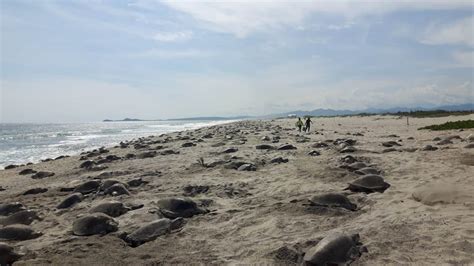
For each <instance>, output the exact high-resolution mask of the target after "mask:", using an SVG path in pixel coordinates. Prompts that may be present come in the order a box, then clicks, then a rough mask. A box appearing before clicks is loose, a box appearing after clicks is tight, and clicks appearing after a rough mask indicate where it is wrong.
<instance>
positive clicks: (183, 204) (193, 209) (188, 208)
mask: <svg viewBox="0 0 474 266" xmlns="http://www.w3.org/2000/svg"><path fill="white" fill-rule="evenodd" d="M157 204H158V207H159V208H160V212H161V214H163V216H165V217H167V218H170V219H174V218H178V217H184V218H189V217H192V216H194V215H196V214H203V213H207V212H208V211H207V210H204V209H201V208H199V207H198V206H197V204H196V202H194V201H192V200H191V199H188V198H165V199H161V200H159V201H158V202H157Z"/></svg>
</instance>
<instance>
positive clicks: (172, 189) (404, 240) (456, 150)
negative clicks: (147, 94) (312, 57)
mask: <svg viewBox="0 0 474 266" xmlns="http://www.w3.org/2000/svg"><path fill="white" fill-rule="evenodd" d="M463 119H474V115H467V116H456V117H441V118H410V126H406V122H405V120H404V119H399V118H398V117H395V116H370V117H331V118H315V119H314V120H313V121H314V124H313V126H312V131H311V132H310V133H309V134H299V133H298V132H297V131H296V130H295V129H294V120H291V119H278V120H255V121H253V120H252V121H238V122H231V123H226V124H221V125H215V126H210V127H204V128H200V129H194V130H188V131H179V132H172V133H167V134H163V135H160V136H153V137H147V138H142V139H140V140H139V141H137V142H130V144H128V145H122V146H123V147H120V145H119V146H116V147H106V148H105V149H104V150H107V152H103V153H101V152H100V151H97V152H95V153H94V152H93V153H90V152H89V153H85V154H82V155H78V156H71V157H67V158H62V159H59V160H53V161H49V162H41V163H38V164H34V165H29V166H22V167H19V168H14V169H10V170H1V171H0V180H2V182H1V184H0V186H1V187H3V188H4V189H5V190H4V191H0V202H2V203H5V202H15V201H18V202H21V203H22V204H24V205H25V206H26V207H28V208H29V209H31V210H34V211H36V212H37V213H38V215H39V216H40V217H42V220H41V221H34V222H33V223H32V225H31V227H32V228H34V229H35V230H38V231H41V232H42V236H40V237H39V238H36V239H31V240H26V241H9V242H8V243H9V244H11V245H12V246H14V247H15V248H17V249H23V250H26V255H25V256H24V258H22V260H20V261H18V265H22V264H30V265H31V264H42V263H53V264H88V263H92V264H107V265H110V264H116V263H119V264H132V263H133V264H137V263H138V264H150V263H160V262H161V263H170V264H190V263H193V264H196V263H197V264H239V263H240V264H289V263H297V262H298V261H296V262H294V261H292V260H291V258H292V256H287V257H285V256H283V257H284V259H283V260H282V259H281V257H282V256H279V255H278V254H280V255H281V252H282V251H281V250H282V248H283V250H290V251H294V252H295V254H297V253H298V252H305V251H307V250H308V249H309V248H310V247H311V246H312V245H314V243H316V242H317V241H318V240H319V239H320V238H321V237H324V236H325V235H327V234H328V233H329V232H335V231H343V232H350V233H359V234H360V237H361V242H362V243H364V245H366V246H367V248H368V251H369V252H368V253H366V254H363V255H362V257H361V258H360V259H358V260H357V261H356V262H355V263H354V264H355V265H365V264H372V265H373V264H410V263H421V264H445V263H446V264H447V263H455V264H470V263H474V256H473V255H472V250H473V249H474V243H473V239H474V232H473V230H472V224H474V196H472V195H471V194H470V193H468V192H469V191H471V192H472V191H474V179H473V178H474V177H472V174H470V173H472V172H473V169H474V149H467V148H465V146H466V145H467V144H468V142H467V141H466V139H467V137H468V136H469V135H470V134H474V130H473V129H466V130H464V131H458V130H448V131H440V132H436V131H428V130H417V129H418V128H420V127H422V126H427V125H431V124H439V123H443V122H446V121H454V120H463ZM453 135H457V136H459V138H453V139H452V143H448V144H444V145H438V144H437V143H439V142H438V141H434V140H433V139H435V138H436V137H439V138H440V140H443V139H446V138H448V137H450V136H453ZM265 136H268V140H264V137H265ZM276 136H278V137H279V138H278V142H276V140H277V138H274V137H276ZM337 139H345V140H347V139H352V140H355V141H356V143H355V144H354V145H353V147H354V148H355V151H354V152H352V153H347V154H350V155H352V156H354V157H356V158H358V159H360V160H361V161H363V162H366V163H367V164H370V165H374V167H376V168H377V169H379V170H380V171H382V173H381V175H382V176H383V177H384V179H385V180H386V182H388V183H389V184H390V185H391V186H390V188H388V189H387V190H386V191H385V192H384V193H371V194H364V193H347V196H348V198H349V199H350V200H351V201H353V202H354V203H356V204H357V206H358V207H359V208H358V209H357V210H356V211H347V210H345V209H341V208H312V207H308V206H307V204H306V201H307V199H309V198H311V197H312V196H314V195H317V194H320V193H328V192H340V193H346V192H345V191H343V189H344V188H345V187H346V186H347V183H349V182H351V181H353V180H355V179H356V178H357V177H358V176H357V174H355V173H354V172H351V171H348V170H347V169H343V168H341V167H340V166H341V165H342V163H341V161H340V158H342V157H343V156H345V155H347V154H345V153H341V149H340V147H339V145H336V144H334V141H336V140H337ZM329 140H332V141H333V142H330V141H329ZM400 140H401V141H400ZM388 141H395V142H397V143H399V145H400V146H398V145H395V146H394V147H391V148H392V149H394V150H392V151H388V149H389V148H388V147H385V146H383V145H382V143H384V142H388ZM185 143H192V145H191V144H187V145H186V144H185ZM318 143H326V144H327V147H325V146H324V145H322V144H320V145H319V146H318V145H316V146H315V144H318ZM262 144H266V145H270V146H272V147H275V149H268V150H267V149H256V146H257V145H262ZM285 144H290V145H293V146H294V147H296V149H290V150H278V149H276V148H278V147H281V146H282V145H285ZM428 144H429V145H433V146H436V147H438V149H437V150H434V151H422V150H421V149H422V148H423V147H424V146H425V145H428ZM125 146H126V147H125ZM230 148H234V151H233V152H230V151H229V149H230ZM414 149H417V150H414ZM313 150H315V151H317V152H318V153H320V155H318V156H311V155H309V154H308V153H310V152H311V151H313ZM146 153H150V154H151V155H149V156H148V157H147V156H145V155H144V154H146ZM91 154H92V155H91ZM127 154H134V155H135V158H132V157H130V156H128V155H127ZM109 155H115V156H116V157H117V158H119V159H113V160H109V161H107V160H106V158H107V156H109ZM81 156H86V157H85V159H84V160H80V157H81ZM89 156H90V157H89ZM127 156H128V157H130V158H129V159H127V158H128V157H127ZM141 157H143V158H141ZM278 157H282V159H288V162H280V163H274V162H273V163H272V160H273V159H275V158H278ZM200 158H203V163H202V164H201V165H200V164H199V163H198V159H200ZM104 159H105V161H104ZM88 160H91V161H94V162H99V161H101V160H103V163H97V164H95V166H97V167H96V168H95V169H93V168H90V169H84V168H80V167H79V166H80V165H81V164H82V163H83V162H85V161H88ZM233 162H243V163H247V164H251V165H253V166H254V167H255V169H251V167H250V168H249V170H250V171H246V170H240V171H239V170H237V169H232V167H228V166H229V165H230V164H231V163H233ZM204 165H205V166H204ZM211 165H213V166H212V167H211ZM98 166H100V167H98ZM103 166H105V167H106V168H103ZM203 166H204V167H203ZM27 168H31V169H34V170H35V171H46V172H53V173H54V175H53V176H50V177H45V178H41V179H33V178H31V177H32V175H18V173H19V172H20V171H22V170H25V169H27ZM135 179H142V180H144V181H146V182H148V183H146V184H142V185H139V186H137V187H129V191H130V195H122V196H117V197H113V196H105V195H100V194H88V195H86V197H85V198H84V199H83V200H82V201H81V202H79V203H78V204H77V205H75V206H73V207H71V208H69V209H66V210H60V211H58V210H57V209H56V206H57V204H59V203H60V202H61V201H62V200H63V199H64V198H65V197H67V196H68V195H70V194H71V193H72V192H70V191H65V190H64V188H74V187H76V186H78V185H79V184H81V183H84V182H86V181H90V180H98V181H100V182H104V181H106V180H116V181H119V182H124V183H127V182H128V181H130V180H135ZM32 188H46V189H47V191H46V192H44V193H39V194H34V195H23V193H24V192H25V191H26V190H29V189H32ZM453 195H455V197H454V196H453ZM170 196H179V197H183V196H186V197H189V198H191V199H192V200H194V201H195V202H196V203H198V205H199V206H200V207H202V208H205V209H207V210H208V211H209V213H207V214H203V215H197V216H194V217H191V218H187V219H185V220H186V224H185V225H184V227H183V229H182V230H180V231H178V232H173V233H171V234H167V235H164V236H161V237H158V238H157V239H156V240H153V241H150V242H147V243H145V244H143V245H141V246H139V247H136V248H132V247H130V246H128V245H126V244H125V243H124V241H123V240H122V239H120V238H119V237H118V232H117V233H110V234H107V235H104V236H89V237H78V236H73V235H72V234H71V232H70V231H71V227H72V223H73V221H74V220H75V219H77V218H78V217H80V216H82V215H84V214H86V213H88V210H89V209H90V208H91V206H93V205H95V204H96V203H97V202H102V201H110V200H118V201H121V202H123V203H126V204H129V205H133V204H143V207H142V208H139V209H136V210H133V211H129V212H127V213H125V214H124V215H121V216H119V217H116V218H115V220H116V221H117V222H118V224H119V226H118V227H119V232H122V231H126V232H130V231H133V230H134V229H136V228H138V227H139V226H141V225H143V224H145V223H148V222H151V221H153V220H156V219H157V218H159V215H158V214H157V213H156V208H157V203H156V202H157V200H159V199H161V198H165V197H170ZM285 248H286V249H285ZM157 250H159V252H157ZM177 250H179V252H177ZM290 251H288V252H290ZM290 253H291V252H290ZM276 254H277V255H276ZM285 254H287V253H285Z"/></svg>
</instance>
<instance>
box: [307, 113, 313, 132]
mask: <svg viewBox="0 0 474 266" xmlns="http://www.w3.org/2000/svg"><path fill="white" fill-rule="evenodd" d="M311 123H313V121H311V118H310V117H307V118H306V121H305V129H306V132H309V129H310V127H311Z"/></svg>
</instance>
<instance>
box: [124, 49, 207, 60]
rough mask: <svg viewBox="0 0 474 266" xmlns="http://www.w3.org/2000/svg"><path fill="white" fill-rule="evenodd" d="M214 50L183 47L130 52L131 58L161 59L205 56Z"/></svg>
mask: <svg viewBox="0 0 474 266" xmlns="http://www.w3.org/2000/svg"><path fill="white" fill-rule="evenodd" d="M214 55H215V53H214V52H210V51H203V50H197V49H183V50H165V49H150V50H147V51H144V52H138V53H134V54H131V55H130V57H132V58H161V59H180V58H188V59H189V58H205V57H211V56H214Z"/></svg>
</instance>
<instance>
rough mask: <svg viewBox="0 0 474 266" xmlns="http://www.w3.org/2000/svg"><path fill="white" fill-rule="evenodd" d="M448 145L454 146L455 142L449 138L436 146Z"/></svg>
mask: <svg viewBox="0 0 474 266" xmlns="http://www.w3.org/2000/svg"><path fill="white" fill-rule="evenodd" d="M448 144H453V142H452V141H451V140H450V139H449V138H446V139H443V140H441V141H439V142H438V143H436V145H448Z"/></svg>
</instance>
